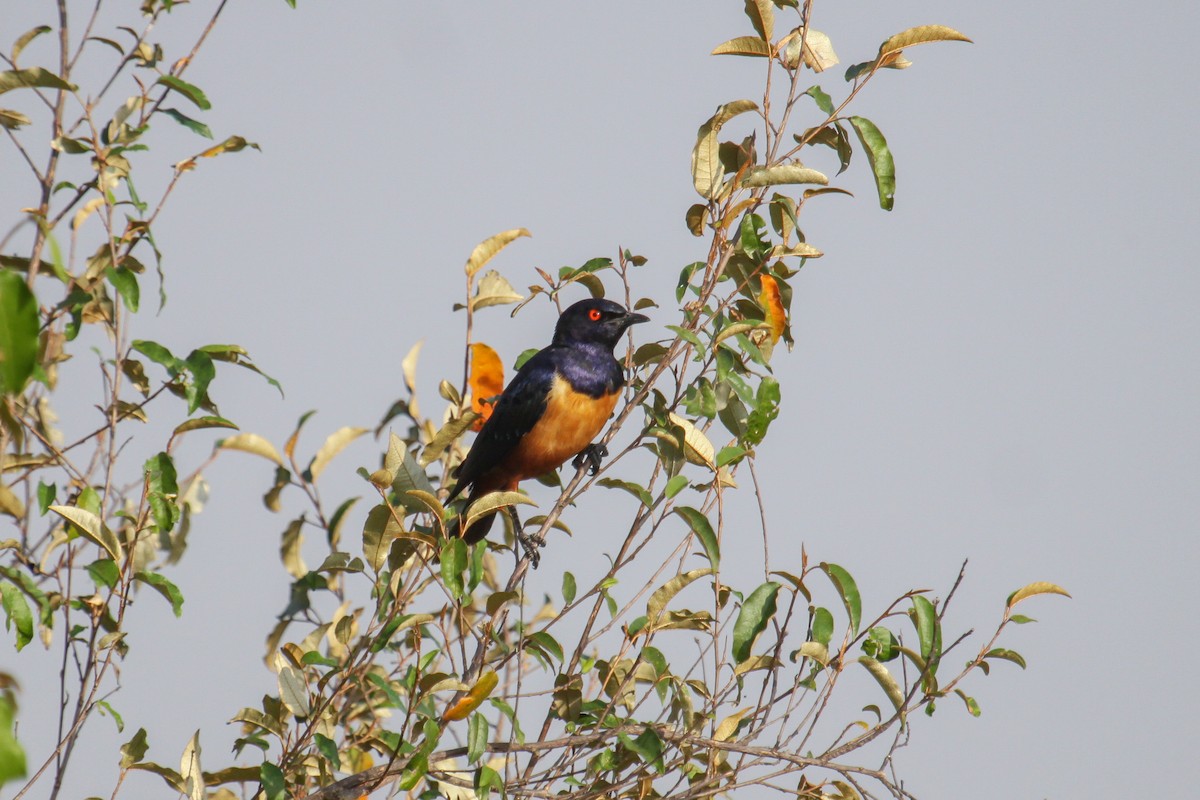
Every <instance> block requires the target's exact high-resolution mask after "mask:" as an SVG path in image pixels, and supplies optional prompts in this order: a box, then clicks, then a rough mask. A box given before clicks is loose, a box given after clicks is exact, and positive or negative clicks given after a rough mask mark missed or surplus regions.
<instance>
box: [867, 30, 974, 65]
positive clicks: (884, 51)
mask: <svg viewBox="0 0 1200 800" xmlns="http://www.w3.org/2000/svg"><path fill="white" fill-rule="evenodd" d="M970 41H971V40H970V39H968V38H967V37H966V36H965V35H964V34H961V33H959V32H958V31H956V30H954V28H947V27H946V26H945V25H919V26H917V27H915V28H909V29H908V30H906V31H902V32H900V33H897V34H896V35H895V36H893V37H891V38H890V39H888V40H887V41H885V42H884V43H883V44H881V45H879V55H878V57H877V58H878V59H882V58H883V57H884V56H886V55H888V54H889V53H898V52H900V51H901V50H903V49H904V48H906V47H912V46H913V45H918V44H926V43H928V42H970Z"/></svg>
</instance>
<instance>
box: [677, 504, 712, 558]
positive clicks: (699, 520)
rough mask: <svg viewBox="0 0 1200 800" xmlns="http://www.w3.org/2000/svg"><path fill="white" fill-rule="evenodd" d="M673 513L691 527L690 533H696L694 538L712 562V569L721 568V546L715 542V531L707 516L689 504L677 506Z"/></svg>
mask: <svg viewBox="0 0 1200 800" xmlns="http://www.w3.org/2000/svg"><path fill="white" fill-rule="evenodd" d="M675 513H676V514H678V515H679V516H681V517H683V520H684V521H685V522H686V523H687V524H688V527H689V528H691V529H692V533H694V534H696V538H697V539H699V540H700V544H701V545H702V546H703V547H704V553H705V555H707V556H708V562H709V563H710V564H712V568H713V571H714V572H715V571H717V570H719V569H720V568H721V547H720V545H719V544H718V543H717V534H716V531H714V530H713V527H712V524H711V523H710V522H709V521H708V517H706V516H704V514H703V513H701V512H700V511H698V510H697V509H694V508H692V507H690V506H679V507H677V508H676V509H675Z"/></svg>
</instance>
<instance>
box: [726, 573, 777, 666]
mask: <svg viewBox="0 0 1200 800" xmlns="http://www.w3.org/2000/svg"><path fill="white" fill-rule="evenodd" d="M779 587H780V584H778V583H776V582H775V581H767V582H766V583H764V584H763V585H762V586H759V587H758V588H757V589H755V590H754V591H753V592H752V593H751V594H750V596H749V597H747V598H746V601H745V602H744V603H742V608H741V610H740V611H738V617H737V622H735V623H734V624H733V658H734V661H735V662H736V663H738V664H740V663H742V662H743V661H745V660H747V659H748V658H750V651H751V649H752V648H753V647H754V642H755V641H756V640H757V639H758V637H759V634H761V633H762V632H763V631H764V630H766V627H767V623H768V622H770V620H771V617H773V616H775V598H776V596H777V595H778V594H779Z"/></svg>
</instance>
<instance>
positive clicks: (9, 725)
mask: <svg viewBox="0 0 1200 800" xmlns="http://www.w3.org/2000/svg"><path fill="white" fill-rule="evenodd" d="M16 710H17V709H16V706H14V705H13V701H12V699H11V698H10V697H9V696H8V695H0V786H3V785H4V784H5V783H7V782H9V781H11V780H15V779H17V778H23V777H25V749H24V748H23V747H21V743H20V742H18V741H17V737H16V735H15V734H14V733H13V722H14V717H15V716H16Z"/></svg>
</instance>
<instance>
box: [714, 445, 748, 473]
mask: <svg viewBox="0 0 1200 800" xmlns="http://www.w3.org/2000/svg"><path fill="white" fill-rule="evenodd" d="M749 452H750V451H749V450H747V449H746V448H744V447H740V446H738V445H736V444H731V445H729V446H727V447H722V448H721V452H719V453H717V467H718V468H719V467H723V466H725V465H726V464H732V463H733V462H735V461H739V460H741V458H742V457H743V456H745V455H746V454H747V453H749Z"/></svg>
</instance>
